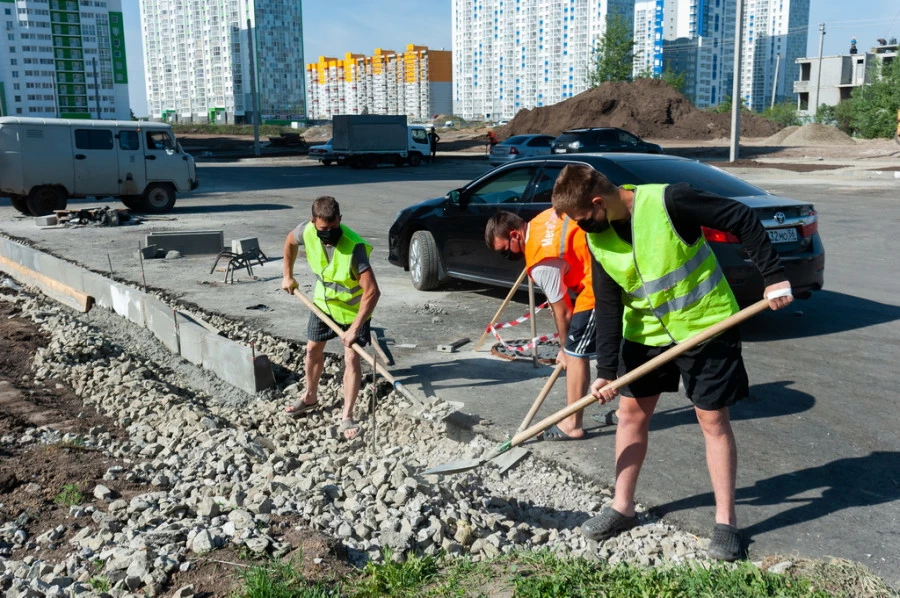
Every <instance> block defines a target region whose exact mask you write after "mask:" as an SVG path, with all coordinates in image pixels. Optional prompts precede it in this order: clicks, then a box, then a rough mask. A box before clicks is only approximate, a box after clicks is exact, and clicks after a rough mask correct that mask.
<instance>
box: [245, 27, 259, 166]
mask: <svg viewBox="0 0 900 598" xmlns="http://www.w3.org/2000/svg"><path fill="white" fill-rule="evenodd" d="M247 48H248V52H249V53H250V95H251V97H252V103H253V155H254V156H258V155H259V154H260V151H259V103H258V102H257V98H256V63H255V62H254V58H253V30H252V29H251V28H250V19H247Z"/></svg>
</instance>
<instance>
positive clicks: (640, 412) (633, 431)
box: [612, 395, 659, 517]
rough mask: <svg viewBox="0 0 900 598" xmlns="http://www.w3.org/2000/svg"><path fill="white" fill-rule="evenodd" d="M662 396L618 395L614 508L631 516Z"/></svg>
mask: <svg viewBox="0 0 900 598" xmlns="http://www.w3.org/2000/svg"><path fill="white" fill-rule="evenodd" d="M657 401H659V395H654V396H651V397H644V398H641V399H634V398H632V397H624V396H623V397H620V398H619V410H618V415H619V425H618V427H617V428H616V493H615V496H614V497H613V504H612V507H613V509H615V510H616V511H618V512H619V513H622V514H623V515H626V516H628V517H630V516H632V515H634V492H635V489H636V488H637V481H638V476H639V475H640V473H641V467H642V466H643V464H644V458H645V457H646V456H647V443H648V436H649V433H648V430H649V427H650V418H651V417H652V416H653V410H654V409H656V403H657Z"/></svg>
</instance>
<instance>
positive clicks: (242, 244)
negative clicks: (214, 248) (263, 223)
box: [231, 237, 259, 254]
mask: <svg viewBox="0 0 900 598" xmlns="http://www.w3.org/2000/svg"><path fill="white" fill-rule="evenodd" d="M253 249H259V239H257V238H256V237H247V238H246V239H232V240H231V251H232V252H233V253H238V254H241V253H244V252H245V251H251V250H253Z"/></svg>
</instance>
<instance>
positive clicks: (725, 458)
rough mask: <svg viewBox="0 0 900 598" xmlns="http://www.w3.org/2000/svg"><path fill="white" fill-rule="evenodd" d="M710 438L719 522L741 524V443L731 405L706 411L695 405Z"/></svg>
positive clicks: (708, 458)
mask: <svg viewBox="0 0 900 598" xmlns="http://www.w3.org/2000/svg"><path fill="white" fill-rule="evenodd" d="M694 411H695V412H696V413H697V421H699V422H700V428H701V429H702V430H703V437H704V439H705V440H706V466H707V467H708V468H709V477H710V481H712V487H713V494H714V495H715V497H716V523H724V524H726V525H731V526H734V527H737V515H736V513H735V510H734V486H735V478H736V475H737V446H736V444H735V442H734V431H733V430H732V429H731V419H730V418H729V414H728V408H727V407H724V408H722V409H718V410H716V411H705V410H703V409H697V408H696V407H695V408H694Z"/></svg>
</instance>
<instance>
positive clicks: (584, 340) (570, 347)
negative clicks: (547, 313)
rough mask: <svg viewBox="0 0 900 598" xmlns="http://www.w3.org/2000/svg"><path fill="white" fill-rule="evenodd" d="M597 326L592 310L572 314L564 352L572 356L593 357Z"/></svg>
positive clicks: (595, 349) (595, 351)
mask: <svg viewBox="0 0 900 598" xmlns="http://www.w3.org/2000/svg"><path fill="white" fill-rule="evenodd" d="M596 332H597V327H596V326H594V310H593V309H586V310H585V311H580V312H577V313H574V314H572V321H571V322H569V336H568V337H567V338H566V344H565V352H566V355H571V356H572V357H593V356H594V354H595V353H597V334H596Z"/></svg>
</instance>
